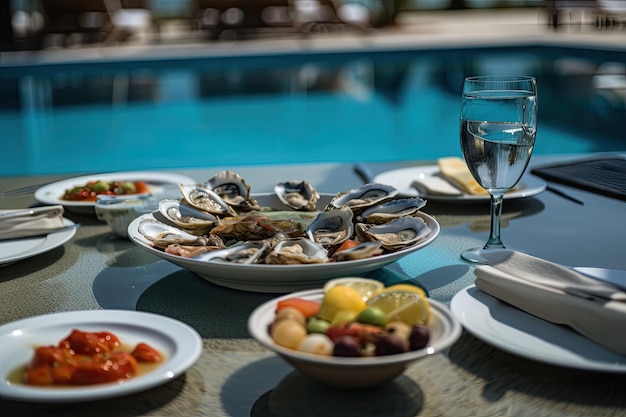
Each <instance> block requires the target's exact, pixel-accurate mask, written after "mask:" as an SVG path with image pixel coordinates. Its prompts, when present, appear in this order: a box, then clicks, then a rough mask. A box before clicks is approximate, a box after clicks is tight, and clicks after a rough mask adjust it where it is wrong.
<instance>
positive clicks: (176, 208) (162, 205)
mask: <svg viewBox="0 0 626 417" xmlns="http://www.w3.org/2000/svg"><path fill="white" fill-rule="evenodd" d="M159 212H161V214H162V215H163V216H164V217H165V218H166V219H167V220H169V221H171V222H172V223H174V224H175V225H177V226H179V227H181V228H183V229H184V230H186V231H188V232H190V233H192V234H203V233H206V232H208V231H209V230H211V229H212V228H213V227H214V226H215V225H216V224H217V223H218V219H217V217H215V216H214V215H212V214H211V213H208V212H206V211H203V210H199V209H197V208H195V207H193V206H190V205H188V204H185V203H183V202H181V201H179V200H171V199H165V200H161V201H160V202H159Z"/></svg>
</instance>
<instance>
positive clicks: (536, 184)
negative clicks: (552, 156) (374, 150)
mask: <svg viewBox="0 0 626 417" xmlns="http://www.w3.org/2000/svg"><path fill="white" fill-rule="evenodd" d="M438 174H439V167H438V166H437V165H422V166H415V167H408V168H400V169H394V170H391V171H386V172H382V173H380V174H378V175H377V176H376V177H374V182H379V183H382V184H389V185H392V186H394V187H396V188H397V189H398V191H399V193H400V194H401V195H403V196H410V197H417V196H418V195H419V197H422V198H425V199H427V200H431V201H443V202H459V203H468V202H475V201H485V200H489V196H488V195H470V194H463V193H460V194H459V195H445V194H435V193H430V194H419V193H418V192H417V190H416V189H415V188H413V187H412V186H411V184H413V182H414V181H416V180H420V179H425V178H429V180H430V181H429V184H430V187H431V188H432V187H436V186H437V184H440V186H441V187H442V189H443V188H444V187H445V188H446V189H448V188H450V187H452V186H451V185H450V184H449V183H447V181H446V180H444V179H442V178H440V177H439V176H438ZM545 189H546V183H545V182H544V181H543V180H541V179H539V178H536V177H534V176H531V175H524V176H523V177H522V179H521V180H520V182H519V183H518V184H517V186H516V187H515V189H514V190H512V191H511V192H508V193H506V194H505V196H504V198H505V199H516V198H526V197H532V196H534V195H537V194H539V193H541V192H543V191H545ZM442 192H443V190H442Z"/></svg>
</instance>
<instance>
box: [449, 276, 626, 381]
mask: <svg viewBox="0 0 626 417" xmlns="http://www.w3.org/2000/svg"><path fill="white" fill-rule="evenodd" d="M612 274H615V275H617V274H621V275H622V279H626V271H613V272H612ZM450 309H451V310H452V312H453V313H454V315H455V316H456V317H457V319H458V320H459V321H460V322H461V324H462V325H463V327H464V328H465V329H466V330H467V331H469V332H470V333H472V334H473V335H474V336H476V337H477V338H479V339H481V340H482V341H484V342H486V343H488V344H490V345H492V346H495V347H497V348H499V349H502V350H504V351H506V352H509V353H512V354H515V355H518V356H521V357H524V358H527V359H531V360H535V361H537V362H543V363H548V364H551V365H557V366H563V367H567V368H575V369H582V370H593V371H603V372H613V373H623V372H626V356H622V355H620V354H618V353H615V352H613V351H611V350H609V349H606V348H605V347H603V346H601V345H599V344H597V343H595V342H592V341H591V340H589V339H587V338H585V337H583V336H581V335H580V334H578V333H577V332H575V331H574V330H571V329H570V328H568V327H565V326H558V325H555V324H552V323H550V322H548V321H546V320H543V319H540V318H538V317H535V316H533V315H530V314H528V313H526V312H524V311H522V310H519V309H517V308H515V307H513V306H511V305H509V304H507V303H504V302H502V301H500V300H498V299H497V298H494V297H492V296H490V295H488V294H487V293H485V292H483V291H481V290H479V289H478V288H476V287H475V286H474V285H471V286H469V287H467V288H465V289H463V290H462V291H460V292H459V293H458V294H456V295H455V296H454V298H453V299H452V302H451V303H450Z"/></svg>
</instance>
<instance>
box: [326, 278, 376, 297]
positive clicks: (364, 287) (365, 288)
mask: <svg viewBox="0 0 626 417" xmlns="http://www.w3.org/2000/svg"><path fill="white" fill-rule="evenodd" d="M337 285H343V286H345V287H350V288H352V289H354V290H356V291H357V292H358V293H359V294H361V298H362V299H363V301H367V300H369V299H370V298H372V297H373V296H375V295H376V294H378V293H379V292H381V291H382V290H383V288H384V287H385V286H384V284H383V283H382V282H380V281H376V280H375V279H371V278H361V277H343V278H335V279H331V280H329V281H326V284H324V292H325V293H327V292H328V290H329V289H331V288H333V287H336V286H337Z"/></svg>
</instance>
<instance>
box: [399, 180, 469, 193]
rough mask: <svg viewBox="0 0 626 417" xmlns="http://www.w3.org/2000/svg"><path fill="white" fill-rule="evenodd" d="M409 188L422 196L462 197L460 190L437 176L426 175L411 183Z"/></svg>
mask: <svg viewBox="0 0 626 417" xmlns="http://www.w3.org/2000/svg"><path fill="white" fill-rule="evenodd" d="M411 187H413V188H415V189H416V190H417V191H418V192H419V193H420V194H422V195H449V196H459V195H463V192H462V191H461V190H460V189H458V188H457V187H455V186H454V185H452V184H450V182H448V181H447V180H445V179H443V178H441V177H440V176H437V175H428V176H425V177H424V178H420V179H417V180H415V181H413V182H412V183H411Z"/></svg>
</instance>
